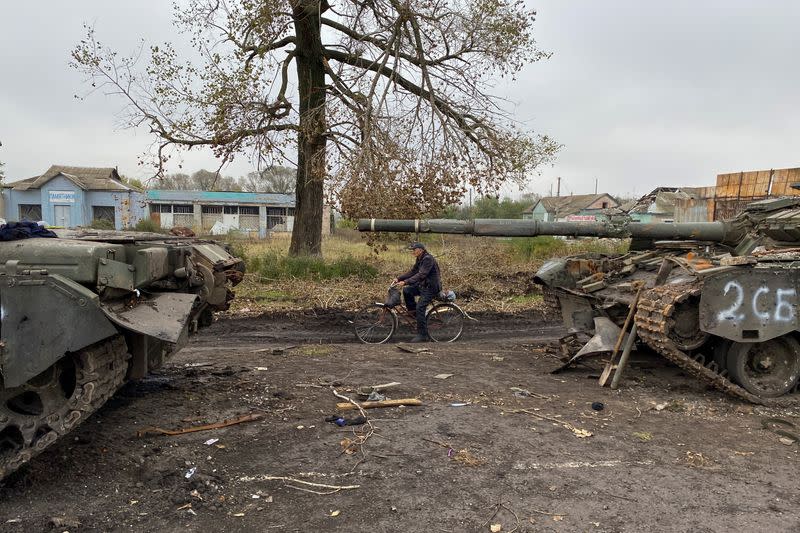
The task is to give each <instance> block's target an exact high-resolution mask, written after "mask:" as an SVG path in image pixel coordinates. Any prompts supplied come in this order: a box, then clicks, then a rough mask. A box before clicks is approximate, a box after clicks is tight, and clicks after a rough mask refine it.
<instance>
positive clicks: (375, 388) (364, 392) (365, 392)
mask: <svg viewBox="0 0 800 533" xmlns="http://www.w3.org/2000/svg"><path fill="white" fill-rule="evenodd" d="M398 385H400V382H399V381H392V382H391V383H381V384H379V385H369V386H367V387H359V388H358V390H357V391H356V394H358V395H359V396H362V397H364V398H367V397H368V396H369V395H371V394H372V393H373V392H380V391H383V390H386V389H389V388H391V387H396V386H398Z"/></svg>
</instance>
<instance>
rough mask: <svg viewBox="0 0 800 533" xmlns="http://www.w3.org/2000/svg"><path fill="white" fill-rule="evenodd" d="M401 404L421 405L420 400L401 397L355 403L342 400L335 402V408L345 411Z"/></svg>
mask: <svg viewBox="0 0 800 533" xmlns="http://www.w3.org/2000/svg"><path fill="white" fill-rule="evenodd" d="M401 405H411V406H414V405H422V400H419V399H417V398H402V399H399V400H383V401H380V402H361V403H359V404H356V403H355V402H352V403H348V402H342V403H337V404H336V408H337V409H339V410H340V411H347V410H349V409H358V408H361V409H375V408H378V407H398V406H401Z"/></svg>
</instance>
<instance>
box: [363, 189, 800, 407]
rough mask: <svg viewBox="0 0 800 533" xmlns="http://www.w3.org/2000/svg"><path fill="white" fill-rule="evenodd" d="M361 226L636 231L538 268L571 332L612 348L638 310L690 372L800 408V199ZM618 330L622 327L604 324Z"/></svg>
mask: <svg viewBox="0 0 800 533" xmlns="http://www.w3.org/2000/svg"><path fill="white" fill-rule="evenodd" d="M358 229H359V230H361V231H387V232H419V233H429V232H430V233H463V234H471V235H486V236H506V237H508V236H536V235H561V236H573V237H609V238H630V239H631V241H630V247H629V251H628V253H626V254H624V255H603V254H581V255H575V256H571V257H565V258H560V259H555V260H552V261H549V262H547V263H545V264H544V265H543V266H542V267H541V268H540V269H539V271H538V272H536V274H535V276H534V281H535V282H536V283H538V284H540V285H541V286H542V291H543V293H544V297H545V302H546V303H547V304H548V306H550V307H551V308H552V309H553V310H554V311H556V312H558V313H559V314H560V315H561V318H562V320H563V322H564V325H565V326H566V327H567V328H568V330H569V331H571V332H573V333H576V334H581V333H585V334H586V335H585V337H584V338H585V339H589V338H590V337H591V336H593V335H594V336H595V337H594V339H593V340H595V341H597V338H599V337H604V338H606V339H612V344H611V346H609V345H608V342H607V341H606V342H605V344H606V346H605V347H604V348H601V349H597V346H596V345H595V346H594V347H593V349H592V350H593V351H594V352H602V351H611V349H612V347H613V340H615V339H616V338H617V335H618V334H619V331H620V326H623V324H624V323H625V321H626V317H627V316H628V314H629V312H630V310H631V309H634V310H635V315H634V316H633V317H632V322H633V324H634V325H635V327H636V334H638V338H639V340H640V341H643V342H644V344H646V345H647V346H648V347H649V348H651V349H652V350H654V351H655V352H657V353H658V354H660V355H662V356H664V357H665V358H667V359H668V360H669V361H671V362H672V363H674V364H676V365H678V366H679V367H680V368H682V369H683V370H685V371H686V372H687V373H688V374H690V375H692V376H694V377H695V378H697V379H699V380H701V381H703V382H704V383H707V384H709V385H712V386H714V387H716V388H718V389H719V390H721V391H723V392H725V393H727V394H730V395H733V396H736V397H739V398H741V399H744V400H747V401H750V402H753V403H758V404H763V405H769V406H789V405H800V392H798V387H800V385H799V383H800V343H798V330H799V329H800V319H799V318H798V305H799V304H800V298H799V297H798V285H800V199H798V198H797V197H790V198H775V199H767V200H762V201H758V202H753V203H751V204H749V205H748V206H747V207H746V208H745V210H744V211H743V212H742V213H741V214H740V215H739V216H737V217H736V218H734V219H731V220H727V221H716V222H697V223H665V222H658V223H641V222H633V221H631V220H630V218H628V217H627V216H625V215H619V216H613V215H612V216H610V218H609V220H608V221H604V222H542V221H535V220H490V219H486V220H474V221H460V220H380V219H362V220H360V221H359V223H358ZM606 325H610V327H612V328H614V332H613V333H612V334H610V335H609V334H608V332H607V331H600V330H601V329H607V328H606ZM632 331H633V330H632ZM600 344H603V343H602V342H601V343H600ZM586 348H587V349H588V348H589V347H588V346H587V347H586Z"/></svg>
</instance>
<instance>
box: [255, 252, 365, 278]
mask: <svg viewBox="0 0 800 533" xmlns="http://www.w3.org/2000/svg"><path fill="white" fill-rule="evenodd" d="M245 259H246V261H247V270H248V272H255V273H258V274H259V275H260V276H261V277H262V278H264V279H284V278H300V279H313V280H329V279H338V278H347V277H356V278H359V279H362V280H365V281H368V280H372V279H375V278H376V277H377V276H378V269H377V268H376V267H374V266H372V265H371V264H369V263H367V262H366V261H364V260H363V259H357V258H355V257H352V256H349V255H347V256H344V257H338V258H336V259H331V260H325V259H323V258H321V257H289V256H286V255H283V254H280V253H278V252H275V251H269V252H266V253H264V254H262V255H257V256H246V257H245Z"/></svg>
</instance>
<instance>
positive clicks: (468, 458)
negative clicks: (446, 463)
mask: <svg viewBox="0 0 800 533" xmlns="http://www.w3.org/2000/svg"><path fill="white" fill-rule="evenodd" d="M448 456H449V457H451V458H452V459H453V461H455V462H457V463H461V464H462V465H464V466H480V465H482V464H483V463H485V462H486V459H482V458H480V457H478V456H476V455H474V454H473V453H472V452H470V451H469V450H467V449H466V448H464V449H463V450H458V451H457V452H456V453H454V454H452V455H450V454H449V453H448Z"/></svg>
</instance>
